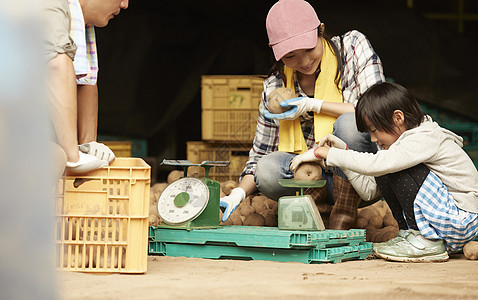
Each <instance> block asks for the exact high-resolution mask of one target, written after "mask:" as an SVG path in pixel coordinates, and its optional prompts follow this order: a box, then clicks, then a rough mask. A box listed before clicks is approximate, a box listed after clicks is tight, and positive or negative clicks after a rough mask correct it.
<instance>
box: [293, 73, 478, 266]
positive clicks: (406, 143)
mask: <svg viewBox="0 0 478 300" xmlns="http://www.w3.org/2000/svg"><path fill="white" fill-rule="evenodd" d="M376 103H380V104H381V105H376ZM355 115H356V120H357V127H358V129H359V130H360V131H361V132H367V131H368V132H369V133H370V135H371V138H372V141H373V142H375V143H377V145H378V146H379V147H380V149H381V150H380V151H378V152H377V153H376V154H372V153H359V152H357V151H353V150H347V147H346V143H344V142H343V141H341V140H340V139H338V138H337V137H335V136H331V135H329V136H327V137H325V138H324V141H323V142H321V144H323V145H324V146H323V147H317V148H315V149H312V150H309V151H308V152H306V153H304V154H301V155H298V156H296V157H295V158H294V159H293V160H292V165H291V168H292V169H295V168H297V166H299V165H300V164H301V163H303V162H307V161H318V160H320V159H324V160H325V161H326V163H327V165H328V166H336V167H340V168H341V169H342V170H343V171H344V172H345V174H346V175H347V178H349V180H350V182H351V183H352V185H353V186H354V187H355V189H356V190H357V192H359V194H360V195H361V196H362V198H363V199H365V200H369V199H372V198H373V197H374V196H375V195H377V194H378V193H381V194H382V195H383V197H384V198H385V200H386V201H387V204H388V206H389V207H390V209H391V210H392V213H393V216H394V217H395V219H396V220H397V221H398V225H399V228H400V230H399V233H398V236H397V237H396V238H394V239H392V240H390V241H387V242H384V243H378V244H374V247H373V248H374V252H375V254H376V255H377V256H378V257H381V258H384V259H387V260H391V261H403V262H421V261H424V262H429V261H431V262H439V261H446V260H447V259H448V252H457V251H461V250H462V249H463V247H464V246H465V244H467V243H469V242H472V240H473V239H474V238H475V237H476V236H477V234H478V171H477V170H476V167H475V165H474V164H473V161H472V160H471V159H470V157H469V156H468V155H467V154H466V152H465V151H464V150H463V149H462V147H463V139H462V138H461V137H460V136H458V135H456V134H455V133H453V132H451V131H449V130H447V129H444V128H441V127H440V126H439V125H438V124H437V123H436V122H433V121H432V120H431V118H430V117H429V116H426V115H425V113H424V112H423V110H422V109H421V107H420V105H419V104H418V103H417V101H416V100H415V98H414V97H413V95H412V94H411V93H410V92H409V91H408V90H407V89H405V88H404V87H403V86H401V85H399V84H394V83H388V82H384V83H381V84H377V85H375V86H373V87H371V88H370V89H369V90H368V91H367V92H365V93H364V94H363V95H362V97H361V98H360V100H359V101H358V104H357V108H356V112H355ZM329 146H332V148H330V147H329ZM475 243H476V242H475Z"/></svg>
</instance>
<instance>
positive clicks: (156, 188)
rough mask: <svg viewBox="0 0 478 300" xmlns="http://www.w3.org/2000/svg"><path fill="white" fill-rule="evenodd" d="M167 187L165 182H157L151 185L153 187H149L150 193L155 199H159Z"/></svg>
mask: <svg viewBox="0 0 478 300" xmlns="http://www.w3.org/2000/svg"><path fill="white" fill-rule="evenodd" d="M167 186H168V184H167V183H166V182H158V183H155V184H153V186H152V187H151V193H152V194H154V196H155V197H156V199H158V198H159V196H161V194H162V193H163V191H164V189H165V188H166V187H167Z"/></svg>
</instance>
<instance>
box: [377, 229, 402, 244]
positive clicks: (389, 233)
mask: <svg viewBox="0 0 478 300" xmlns="http://www.w3.org/2000/svg"><path fill="white" fill-rule="evenodd" d="M397 235H398V227H394V226H387V227H383V228H380V229H379V233H378V234H377V235H376V236H375V240H374V241H373V242H375V243H382V242H386V241H389V240H391V239H393V238H396V237H397Z"/></svg>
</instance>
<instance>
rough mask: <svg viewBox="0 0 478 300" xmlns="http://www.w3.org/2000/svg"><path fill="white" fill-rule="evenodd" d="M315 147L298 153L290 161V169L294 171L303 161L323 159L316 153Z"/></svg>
mask: <svg viewBox="0 0 478 300" xmlns="http://www.w3.org/2000/svg"><path fill="white" fill-rule="evenodd" d="M314 150H315V148H312V149H309V150H307V152H304V153H302V154H299V155H297V156H296V157H294V158H293V159H292V161H291V163H290V169H291V170H292V171H295V170H296V169H297V168H298V167H299V165H300V164H301V163H305V162H319V161H321V160H323V159H320V158H318V157H317V156H315V154H314Z"/></svg>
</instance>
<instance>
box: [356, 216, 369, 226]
mask: <svg viewBox="0 0 478 300" xmlns="http://www.w3.org/2000/svg"><path fill="white" fill-rule="evenodd" d="M367 224H368V220H367V219H365V218H358V219H357V227H358V228H365V226H366V225H367Z"/></svg>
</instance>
